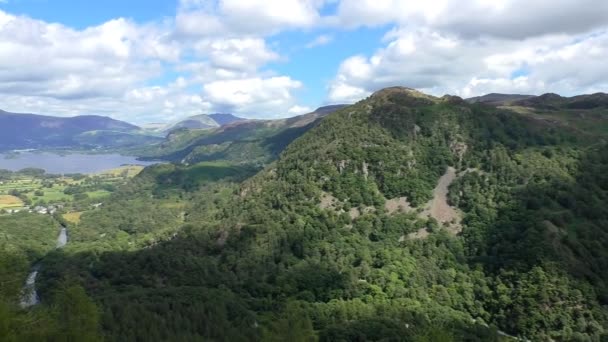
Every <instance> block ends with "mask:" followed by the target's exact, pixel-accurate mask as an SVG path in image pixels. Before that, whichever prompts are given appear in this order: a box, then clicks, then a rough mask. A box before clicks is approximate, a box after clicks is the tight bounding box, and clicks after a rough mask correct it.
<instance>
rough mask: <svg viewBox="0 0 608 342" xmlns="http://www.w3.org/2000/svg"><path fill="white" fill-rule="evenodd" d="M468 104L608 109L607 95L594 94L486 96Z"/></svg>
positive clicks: (556, 108) (550, 108)
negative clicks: (570, 95)
mask: <svg viewBox="0 0 608 342" xmlns="http://www.w3.org/2000/svg"><path fill="white" fill-rule="evenodd" d="M466 101H467V102H468V103H481V104H486V105H491V106H521V107H531V108H536V109H549V110H558V109H594V108H600V109H605V108H608V94H605V93H595V94H590V95H578V96H573V97H563V96H561V95H558V94H554V93H547V94H543V95H540V96H534V95H519V94H496V93H492V94H487V95H483V96H478V97H472V98H469V99H466Z"/></svg>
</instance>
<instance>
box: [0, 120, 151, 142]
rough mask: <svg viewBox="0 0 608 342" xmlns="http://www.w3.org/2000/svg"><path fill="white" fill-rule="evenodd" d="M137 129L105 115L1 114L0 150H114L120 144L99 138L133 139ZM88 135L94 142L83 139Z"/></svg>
mask: <svg viewBox="0 0 608 342" xmlns="http://www.w3.org/2000/svg"><path fill="white" fill-rule="evenodd" d="M139 130H140V129H139V127H137V126H135V125H132V124H129V123H126V122H123V121H118V120H114V119H111V118H108V117H104V116H95V115H84V116H75V117H68V118H63V117H53V116H45V115H35V114H16V113H9V112H5V111H0V150H4V151H6V150H12V149H30V148H34V149H41V148H79V147H85V146H83V144H85V145H94V146H96V147H114V146H118V145H120V144H119V143H117V142H116V141H112V139H111V138H103V139H102V138H100V137H102V136H104V135H110V136H112V137H116V136H123V137H124V136H127V135H130V136H132V135H133V133H134V132H138V131H139ZM91 132H96V133H95V137H96V138H95V139H94V141H91V140H87V138H86V135H87V133H88V134H89V135H91V134H92V133H91ZM104 139H105V142H104V141H103V140H104ZM147 141H148V142H149V140H147ZM126 143H127V145H131V144H134V143H139V140H138V139H130V141H129V142H126ZM121 146H122V145H121Z"/></svg>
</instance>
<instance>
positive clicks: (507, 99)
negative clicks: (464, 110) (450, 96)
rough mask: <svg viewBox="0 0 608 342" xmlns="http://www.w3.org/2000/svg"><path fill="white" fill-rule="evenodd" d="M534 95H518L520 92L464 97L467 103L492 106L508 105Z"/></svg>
mask: <svg viewBox="0 0 608 342" xmlns="http://www.w3.org/2000/svg"><path fill="white" fill-rule="evenodd" d="M532 97H534V95H520V94H497V93H492V94H487V95H483V96H477V97H471V98H468V99H466V101H467V102H468V103H483V104H488V105H493V106H503V105H509V104H511V103H513V102H516V101H521V100H526V99H529V98H532Z"/></svg>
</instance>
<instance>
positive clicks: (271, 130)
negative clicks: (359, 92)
mask: <svg viewBox="0 0 608 342" xmlns="http://www.w3.org/2000/svg"><path fill="white" fill-rule="evenodd" d="M346 106H347V105H333V106H326V107H321V108H318V109H317V110H315V111H314V112H312V113H308V114H304V115H300V116H295V117H292V118H288V119H278V120H244V119H241V118H237V117H235V116H233V115H230V114H228V115H225V114H218V115H220V116H218V115H216V116H214V115H210V117H211V118H214V119H215V120H217V121H216V122H224V123H226V124H224V125H222V126H220V127H216V128H213V129H208V128H207V127H203V128H202V129H197V128H189V127H192V126H196V125H195V124H194V123H192V121H196V119H198V118H200V117H201V116H196V117H194V118H195V119H194V120H192V118H193V117H191V118H188V119H186V120H184V121H181V122H180V123H178V124H175V125H173V129H171V130H170V133H169V134H168V135H167V138H166V139H165V141H163V142H162V143H160V144H156V145H153V146H150V147H146V148H144V149H142V150H140V151H138V152H137V154H138V155H139V156H142V157H145V158H151V159H164V160H168V161H175V162H179V161H181V162H186V163H196V162H200V161H211V160H223V161H231V162H237V163H241V162H248V163H251V162H253V163H265V162H268V161H270V160H273V159H274V158H276V156H277V155H278V154H279V153H280V152H281V151H283V149H284V148H285V147H286V146H287V145H288V144H289V143H291V142H292V141H293V140H295V139H296V138H298V137H299V136H300V135H302V134H303V133H305V132H306V131H308V130H309V129H310V128H312V127H314V126H315V125H316V124H317V123H318V121H320V119H321V118H323V117H325V116H326V115H328V114H330V113H333V112H335V111H337V110H339V109H342V108H344V107H346ZM184 123H185V124H184ZM190 123H192V125H190ZM218 125H219V123H218ZM176 126H180V127H181V128H182V129H176ZM184 126H189V127H184ZM186 128H188V129H186Z"/></svg>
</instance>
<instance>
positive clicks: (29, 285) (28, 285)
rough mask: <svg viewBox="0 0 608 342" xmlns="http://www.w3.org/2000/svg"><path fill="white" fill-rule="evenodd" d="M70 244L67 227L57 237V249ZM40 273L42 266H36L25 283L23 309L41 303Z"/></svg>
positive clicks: (62, 228) (22, 297)
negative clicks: (39, 290) (38, 284)
mask: <svg viewBox="0 0 608 342" xmlns="http://www.w3.org/2000/svg"><path fill="white" fill-rule="evenodd" d="M67 243H68V229H67V228H66V227H61V231H60V232H59V236H58V237H57V248H63V247H65V245H67ZM39 271H40V264H35V265H34V266H33V267H32V270H31V272H30V274H29V276H28V277H27V280H26V281H25V285H24V286H23V291H22V292H23V294H22V296H21V307H22V308H24V309H25V308H29V307H32V306H34V305H36V304H38V303H40V298H39V297H38V292H37V291H36V278H37V277H38V272H39Z"/></svg>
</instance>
